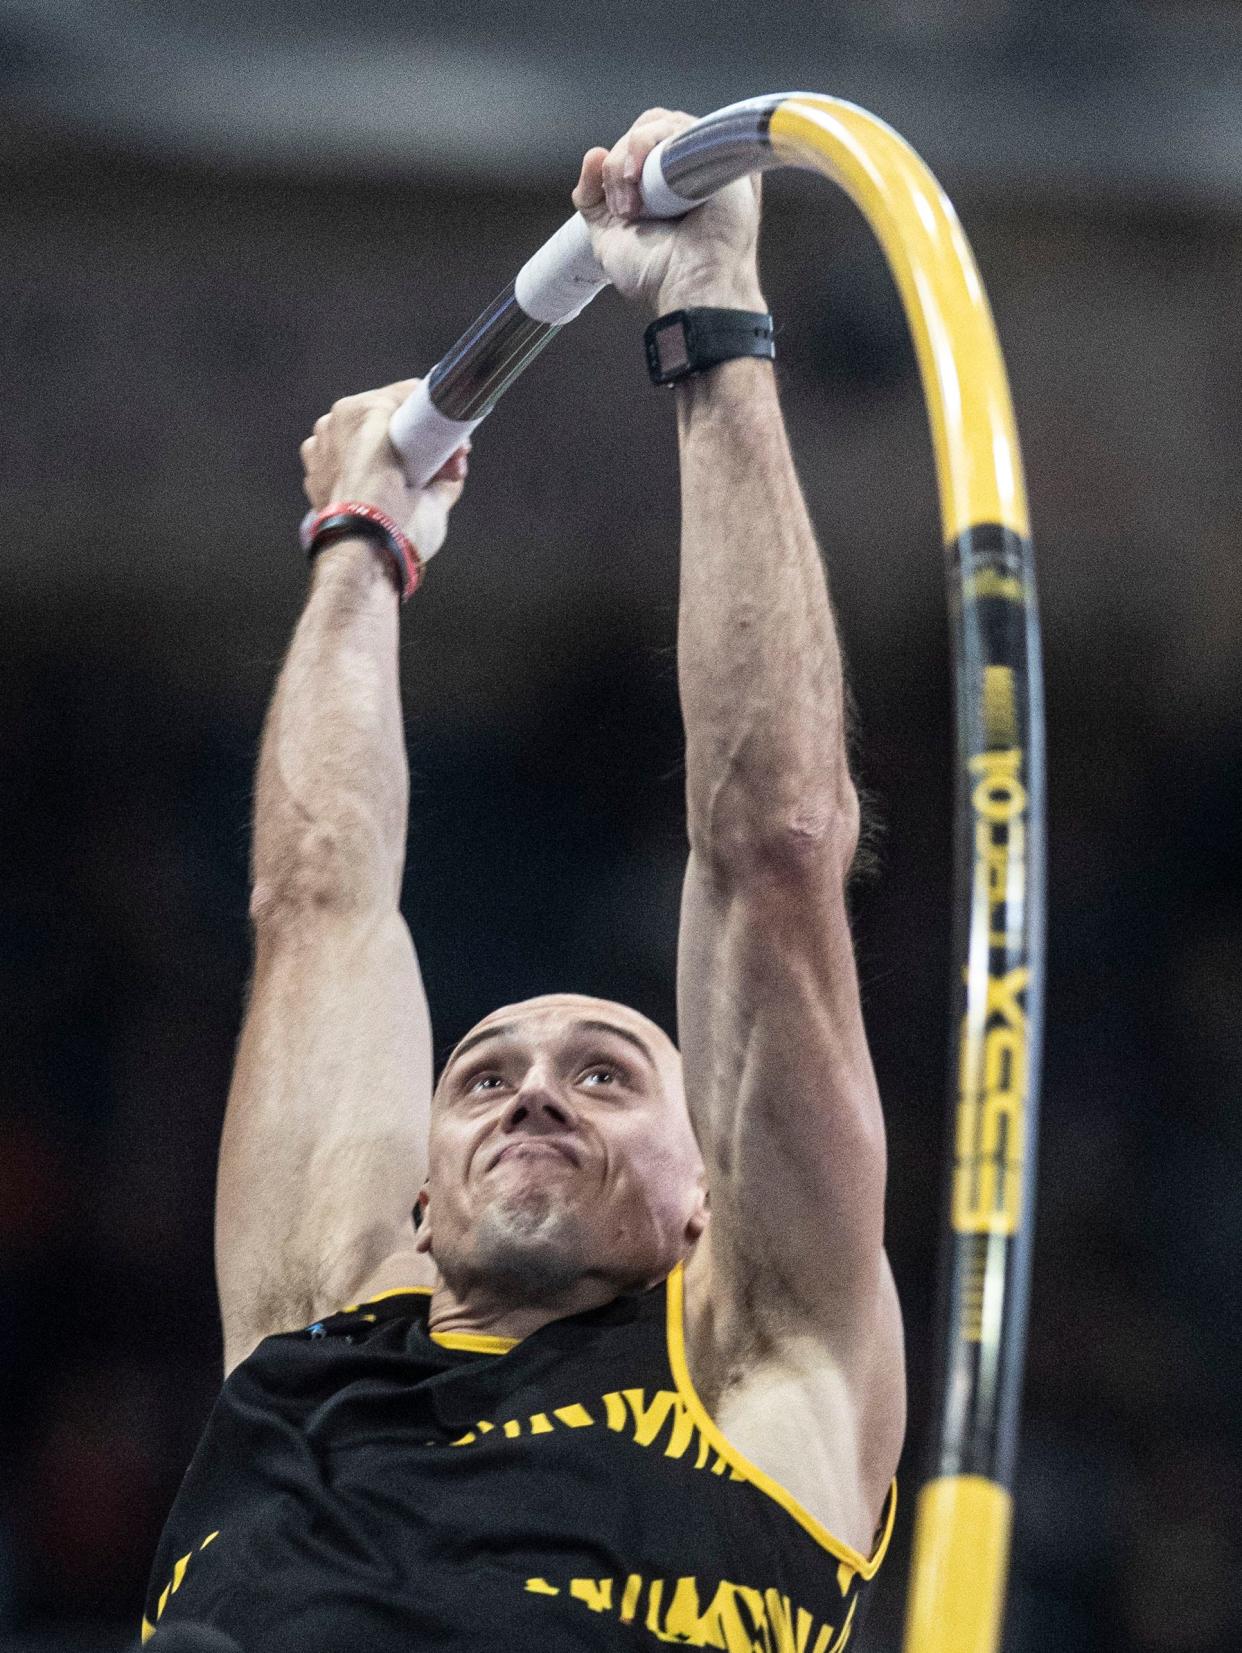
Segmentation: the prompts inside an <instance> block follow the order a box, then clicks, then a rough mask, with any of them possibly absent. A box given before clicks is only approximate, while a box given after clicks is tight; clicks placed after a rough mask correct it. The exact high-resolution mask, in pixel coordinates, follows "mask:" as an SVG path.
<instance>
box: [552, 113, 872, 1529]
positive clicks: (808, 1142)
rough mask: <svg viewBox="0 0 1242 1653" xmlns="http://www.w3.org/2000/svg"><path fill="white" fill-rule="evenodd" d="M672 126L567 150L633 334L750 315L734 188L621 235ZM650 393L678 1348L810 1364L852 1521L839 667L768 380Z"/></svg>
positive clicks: (865, 1165) (855, 996) (848, 1046)
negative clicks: (676, 875)
mask: <svg viewBox="0 0 1242 1653" xmlns="http://www.w3.org/2000/svg"><path fill="white" fill-rule="evenodd" d="M686 119H687V118H686V117H675V116H669V115H667V114H666V112H664V111H653V112H652V114H651V115H650V116H647V117H644V118H643V120H641V121H640V122H639V123H637V125H636V126H635V127H634V128H633V129H632V131H631V133H630V134H629V135H628V138H627V139H626V140H624V141H623V143H622V144H621V145H619V146H617V148H616V149H614V150H613V151H612V152H611V153H610V154H609V156H608V157H607V159H606V160H605V159H604V158H603V156H602V152H600V151H593V152H592V153H591V154H590V155H588V157H587V161H586V164H585V165H584V171H583V178H582V180H581V181H580V184H579V197H578V204H579V205H580V206H581V207H584V208H586V209H588V211H589V213H590V214H592V215H593V216H594V221H595V226H596V230H595V237H596V249H597V252H599V253H600V254H601V256H602V257H603V258H604V260H605V262H606V264H608V267H609V273H610V275H612V277H613V279H614V281H615V282H616V283H617V285H618V286H619V287H621V289H622V290H623V291H626V292H628V294H629V296H631V297H634V298H636V299H638V300H639V301H640V302H642V303H644V304H645V307H646V308H647V310H648V311H649V312H650V313H651V314H656V315H660V314H667V313H668V312H669V311H672V310H675V309H679V308H684V307H687V306H691V305H706V306H713V307H722V308H731V309H744V310H752V311H763V310H765V309H766V305H765V303H764V301H763V298H762V295H761V289H760V286H759V279H758V271H757V264H756V259H755V250H756V242H757V235H758V221H759V213H758V189H757V185H756V183H755V181H753V180H745V181H743V182H742V183H739V184H735V185H733V186H731V187H730V188H729V189H728V190H725V191H722V192H721V193H720V194H719V195H718V196H716V197H715V198H714V199H713V200H712V201H710V202H709V203H708V204H707V205H706V206H704V207H703V208H701V209H699V211H698V212H696V213H692V214H691V215H690V216H689V217H688V218H686V219H685V220H683V221H682V223H681V224H680V225H678V226H676V227H673V228H662V229H656V228H655V227H646V226H645V227H643V228H642V229H641V230H640V231H639V232H638V234H637V235H636V234H635V230H634V227H633V226H632V225H631V224H627V223H626V222H625V221H624V220H625V219H626V218H627V217H629V216H630V215H631V214H632V212H633V208H634V204H635V203H634V201H633V197H632V195H630V194H629V185H628V184H627V171H626V167H625V164H624V163H625V160H627V159H628V160H629V162H630V166H629V169H628V170H629V173H630V174H633V173H634V171H635V169H636V168H637V167H639V166H641V163H642V160H643V159H644V158H645V155H646V152H647V150H648V149H649V148H650V147H651V145H652V143H654V142H655V141H658V140H659V139H660V138H662V137H664V136H666V135H668V133H669V132H670V131H673V130H677V129H678V128H679V127H680V126H681V125H683V124H684V123H685V121H686ZM597 156H598V157H599V159H598V160H597V159H594V157H597ZM597 192H600V193H602V194H603V195H604V199H603V200H600V199H599V193H597ZM627 235H628V236H629V237H630V247H629V251H628V253H627V246H626V241H625V237H626V236H627ZM674 394H675V395H676V397H677V415H678V436H679V446H680V458H681V486H682V547H681V551H682V557H681V599H680V609H679V616H680V617H679V636H678V673H679V682H680V689H681V703H682V712H683V717H684V721H685V729H686V772H687V776H686V779H687V785H686V794H687V818H688V828H689V837H690V845H691V853H690V858H689V865H688V868H687V873H686V881H685V890H684V897H683V905H682V921H681V940H680V953H679V968H678V1010H679V1035H680V1043H681V1050H682V1061H683V1066H684V1072H685V1085H686V1094H687V1099H688V1102H689V1105H690V1110H691V1115H692V1118H693V1121H694V1125H695V1129H696V1132H697V1135H698V1138H699V1143H700V1146H701V1148H702V1151H703V1156H704V1161H705V1164H706V1167H707V1175H708V1183H709V1189H710V1196H711V1223H710V1226H709V1229H708V1245H707V1248H706V1250H705V1249H704V1248H703V1247H702V1246H701V1247H700V1248H699V1254H698V1255H696V1257H695V1259H694V1264H693V1265H692V1268H691V1270H690V1271H689V1272H688V1275H687V1291H688V1303H690V1301H691V1299H692V1298H693V1297H694V1294H695V1290H696V1286H697V1289H698V1293H699V1297H700V1299H701V1300H702V1301H704V1302H705V1305H706V1307H705V1316H704V1317H703V1320H702V1324H708V1323H710V1324H708V1332H707V1333H706V1334H704V1336H703V1337H702V1338H700V1340H699V1348H700V1354H701V1355H702V1353H703V1350H704V1348H705V1347H706V1346H707V1345H709V1344H714V1345H715V1349H716V1353H717V1354H718V1355H719V1361H718V1363H717V1366H716V1380H717V1384H718V1387H719V1388H721V1389H726V1388H728V1387H729V1386H730V1384H732V1383H733V1382H735V1381H736V1379H737V1373H738V1371H739V1370H742V1369H745V1370H749V1371H751V1372H753V1370H754V1367H755V1363H756V1361H757V1360H760V1359H761V1358H762V1354H763V1352H764V1351H767V1353H768V1354H769V1355H772V1356H773V1357H774V1358H776V1359H777V1360H778V1361H779V1360H780V1359H782V1358H785V1356H783V1355H782V1353H781V1352H782V1351H785V1352H786V1354H788V1352H789V1351H794V1350H798V1351H800V1353H799V1354H798V1356H797V1357H796V1360H795V1357H794V1356H793V1355H792V1354H788V1360H789V1362H793V1363H796V1361H798V1360H803V1359H804V1358H805V1359H809V1360H810V1361H811V1363H812V1364H813V1365H814V1364H816V1363H817V1362H818V1363H819V1367H820V1371H819V1373H818V1374H817V1381H818V1380H819V1377H822V1374H823V1370H824V1369H825V1368H826V1367H830V1368H831V1371H832V1373H833V1374H834V1375H835V1376H834V1382H835V1378H839V1380H840V1381H839V1385H837V1386H836V1387H834V1388H833V1391H832V1392H833V1395H834V1397H835V1396H836V1395H838V1394H839V1395H840V1396H841V1397H842V1406H841V1410H842V1411H844V1409H845V1407H847V1406H848V1408H849V1410H850V1412H851V1414H852V1425H853V1429H852V1431H851V1432H852V1433H855V1434H856V1438H857V1441H858V1452H859V1461H860V1462H859V1468H860V1483H861V1484H862V1485H863V1486H864V1487H870V1488H872V1489H873V1497H872V1502H875V1501H876V1500H877V1499H878V1497H879V1496H881V1495H882V1492H883V1488H884V1487H885V1486H886V1484H887V1480H888V1477H889V1476H890V1475H891V1473H892V1470H893V1467H894V1465H895V1463H896V1456H897V1452H898V1450H899V1448H900V1443H901V1437H902V1433H903V1428H904V1380H903V1373H902V1352H901V1321H900V1315H899V1312H898V1306H897V1301H896V1296H895V1292H894V1289H893V1283H892V1277H891V1274H890V1271H889V1268H888V1263H887V1259H886V1257H885V1253H884V1246H883V1234H884V1184H885V1146H884V1126H883V1118H882V1115H881V1111H880V1103H879V1097H878V1094H877V1089H876V1082H875V1076H874V1072H873V1070H872V1065H871V1060H870V1055H869V1053H868V1049H867V1041H866V1036H865V1032H864V1028H863V1020H862V1011H861V1006H860V1002H859V992H858V981H857V974H856V971H855V965H854V957H853V948H852V943H851V938H850V931H849V924H848V917H847V909H846V900H845V886H846V878H847V875H848V872H849V868H850V864H851V861H852V859H853V855H854V851H855V848H856V845H857V840H858V830H859V807H858V799H857V795H856V792H855V789H854V786H853V784H852V781H851V778H850V772H849V766H848V762H847V756H846V742H845V712H844V703H845V694H844V684H843V678H842V666H841V653H840V648H839V646H838V642H837V636H836V629H835V626H834V623H833V617H832V612H831V608H830V605H829V600H828V591H827V585H826V581H825V576H824V569H823V563H822V560H821V557H820V553H819V549H818V547H817V545H816V541H815V536H814V533H813V530H812V528H811V524H810V521H809V519H808V516H807V512H806V507H805V504H804V502H803V498H802V493H801V489H800V487H799V485H798V480H797V477H796V475H795V472H794V467H793V462H792V459H791V456H790V452H789V447H788V443H787V441H786V437H785V432H784V428H783V424H782V420H781V414H780V408H779V405H778V401H777V394H776V385H775V380H774V375H773V369H772V367H771V365H770V364H769V363H767V362H761V361H756V360H753V359H752V360H739V361H732V362H728V363H726V364H725V365H723V366H721V367H718V368H715V369H714V370H712V371H710V372H707V373H705V374H702V375H701V376H698V377H695V378H691V379H689V380H687V381H685V382H684V383H683V384H681V385H679V386H678V388H677V389H676V391H675V392H674ZM693 1336H694V1328H693V1326H692V1338H693ZM808 1351H809V1353H808ZM816 1351H818V1353H817V1352H816ZM705 1363H706V1365H708V1366H710V1365H711V1364H712V1357H711V1353H710V1351H709V1353H708V1355H707V1356H706V1357H705ZM832 1405H833V1407H834V1409H835V1408H836V1400H835V1399H834V1400H833V1402H832ZM834 1427H836V1426H834ZM840 1428H841V1429H842V1430H844V1429H846V1428H847V1425H846V1423H845V1421H844V1419H842V1421H841V1423H840Z"/></svg>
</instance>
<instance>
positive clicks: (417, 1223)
mask: <svg viewBox="0 0 1242 1653" xmlns="http://www.w3.org/2000/svg"><path fill="white" fill-rule="evenodd" d="M430 1206H431V1195H430V1194H429V1193H428V1192H427V1184H426V1183H424V1184H423V1186H422V1187H421V1188H420V1189H419V1191H418V1199H417V1200H416V1201H415V1204H414V1228H415V1235H414V1249H415V1251H421V1252H424V1253H425V1254H427V1255H428V1256H429V1255H430V1254H431V1213H430Z"/></svg>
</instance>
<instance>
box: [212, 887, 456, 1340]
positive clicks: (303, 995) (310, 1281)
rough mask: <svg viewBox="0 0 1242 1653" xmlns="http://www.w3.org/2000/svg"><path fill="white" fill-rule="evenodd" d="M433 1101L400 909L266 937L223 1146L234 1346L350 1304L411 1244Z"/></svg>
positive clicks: (222, 1207)
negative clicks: (406, 1234) (392, 1255)
mask: <svg viewBox="0 0 1242 1653" xmlns="http://www.w3.org/2000/svg"><path fill="white" fill-rule="evenodd" d="M430 1096H431V1035H430V1026H429V1020H428V1015H427V1005H426V998H425V996H424V994H423V990H422V983H421V980H420V978H419V974H418V965H417V962H416V960H415V957H414V951H413V947H412V945H411V943H410V938H409V934H408V932H407V930H406V928H405V925H404V922H403V921H402V919H401V918H400V915H399V914H396V913H392V914H388V915H382V916H380V917H374V918H368V919H367V920H366V921H349V922H342V921H340V920H331V921H323V922H322V923H320V924H318V925H317V926H316V925H308V926H307V927H306V928H304V929H303V930H302V931H300V932H299V933H298V934H297V935H295V936H290V935H285V936H282V937H281V938H279V939H278V940H272V941H267V942H265V941H264V940H263V939H262V938H260V941H259V946H258V953H257V959H256V966H255V976H254V984H253V988H252V993H251V998H250V1003H249V1006H248V1008H247V1013H246V1020H245V1024H244V1027H243V1030H242V1036H241V1041H240V1044H239V1047H238V1054H237V1063H236V1067H235V1070H234V1076H233V1083H232V1086H231V1089H230V1093H229V1104H228V1111H227V1114H226V1117H225V1125H224V1135H223V1139H222V1142H221V1149H220V1176H219V1187H218V1192H217V1205H216V1264H217V1273H218V1278H219V1286H220V1301H221V1309H222V1312H223V1315H224V1323H225V1335H226V1341H228V1340H229V1339H230V1337H243V1338H245V1337H249V1338H257V1337H261V1336H264V1335H266V1334H267V1333H268V1332H270V1331H273V1330H277V1329H281V1328H282V1327H284V1326H290V1325H298V1324H304V1323H305V1321H306V1320H307V1319H313V1318H314V1317H315V1315H316V1314H317V1313H321V1312H323V1311H324V1310H325V1309H326V1308H329V1307H336V1306H339V1303H340V1302H343V1301H345V1300H347V1299H348V1297H349V1296H350V1295H351V1292H352V1288H353V1286H354V1285H355V1284H356V1283H357V1281H358V1280H360V1279H361V1278H363V1277H364V1275H365V1274H366V1273H367V1272H368V1271H369V1270H370V1269H372V1268H374V1267H375V1265H376V1263H377V1262H378V1261H380V1260H381V1258H382V1256H383V1255H386V1254H387V1252H388V1251H389V1250H391V1249H393V1247H394V1245H395V1244H397V1243H399V1240H400V1237H401V1234H402V1231H403V1229H404V1228H405V1227H406V1226H408V1223H409V1214H410V1208H411V1206H412V1204H413V1202H414V1198H415V1196H416V1195H417V1192H418V1188H419V1186H420V1184H421V1182H422V1180H423V1176H424V1174H425V1155H426V1128H427V1117H428V1112H429V1107H430Z"/></svg>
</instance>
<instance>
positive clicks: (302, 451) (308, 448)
mask: <svg viewBox="0 0 1242 1653" xmlns="http://www.w3.org/2000/svg"><path fill="white" fill-rule="evenodd" d="M314 451H315V438H314V437H313V436H308V437H307V438H306V440H305V442H303V444H302V446H301V447H300V448H299V449H298V456H299V458H300V459H301V461H302V464H303V467H304V468H305V469H306V470H308V471H309V470H310V462H311V455H312V454H313V453H314Z"/></svg>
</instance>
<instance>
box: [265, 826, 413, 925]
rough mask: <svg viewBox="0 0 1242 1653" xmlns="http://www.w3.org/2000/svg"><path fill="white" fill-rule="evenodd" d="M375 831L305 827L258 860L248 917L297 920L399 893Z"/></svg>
mask: <svg viewBox="0 0 1242 1653" xmlns="http://www.w3.org/2000/svg"><path fill="white" fill-rule="evenodd" d="M370 836H371V835H370V834H368V833H366V831H365V830H363V831H360V832H359V831H347V830H343V829H341V828H340V827H338V826H336V825H325V824H315V825H312V826H308V827H306V828H305V829H304V830H303V831H302V832H301V833H299V834H298V835H297V837H296V839H294V840H293V841H292V842H287V843H286V844H284V845H283V846H281V847H280V849H279V850H277V851H276V852H275V853H270V854H268V855H267V856H265V857H264V858H263V859H262V861H261V862H259V861H256V866H255V877H254V883H253V887H252V889H251V894H250V921H251V923H252V924H253V925H254V927H255V929H256V930H258V931H265V932H266V931H273V930H282V929H285V928H287V927H288V926H289V925H290V924H291V923H293V922H300V921H305V922H313V921H315V920H317V919H330V918H339V917H344V916H349V915H355V914H358V913H361V912H365V911H368V910H371V909H374V908H376V907H378V906H380V905H385V904H391V903H393V902H395V901H396V900H397V898H398V893H399V886H400V869H397V871H396V873H395V874H394V872H393V870H392V868H391V867H389V865H388V863H387V858H386V857H383V856H382V855H381V854H380V853H379V851H378V847H377V846H376V844H375V843H373V842H368V838H369V837H370Z"/></svg>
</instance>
